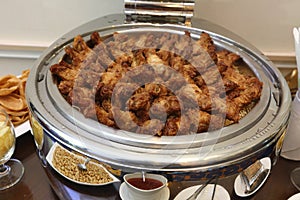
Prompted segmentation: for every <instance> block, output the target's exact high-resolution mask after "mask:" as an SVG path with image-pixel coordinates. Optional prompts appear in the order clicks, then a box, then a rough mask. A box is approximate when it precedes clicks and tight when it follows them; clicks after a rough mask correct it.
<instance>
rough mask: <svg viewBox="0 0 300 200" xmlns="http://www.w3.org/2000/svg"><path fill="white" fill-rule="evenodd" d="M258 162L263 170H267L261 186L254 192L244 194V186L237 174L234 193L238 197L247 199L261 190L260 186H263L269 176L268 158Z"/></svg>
mask: <svg viewBox="0 0 300 200" xmlns="http://www.w3.org/2000/svg"><path fill="white" fill-rule="evenodd" d="M260 162H261V164H262V165H263V166H264V168H265V169H267V170H268V173H267V175H266V176H265V178H264V179H263V181H262V182H261V184H260V185H259V186H258V187H257V188H256V189H255V190H253V191H252V192H249V193H246V192H245V191H246V184H245V183H244V181H243V180H242V179H241V174H239V175H238V176H237V177H236V179H235V181H234V191H235V193H236V194H237V195H238V196H240V197H247V196H250V195H252V194H254V193H255V192H257V191H258V190H259V189H260V188H261V186H263V184H264V183H265V181H266V180H267V178H268V176H269V175H270V171H271V159H270V158H269V157H266V158H263V159H261V160H260Z"/></svg>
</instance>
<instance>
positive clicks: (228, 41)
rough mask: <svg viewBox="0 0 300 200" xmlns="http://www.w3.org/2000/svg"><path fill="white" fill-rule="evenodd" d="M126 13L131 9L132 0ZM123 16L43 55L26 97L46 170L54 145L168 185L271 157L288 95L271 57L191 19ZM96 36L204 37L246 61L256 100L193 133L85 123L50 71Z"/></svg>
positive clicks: (89, 27) (83, 30) (68, 37)
mask: <svg viewBox="0 0 300 200" xmlns="http://www.w3.org/2000/svg"><path fill="white" fill-rule="evenodd" d="M131 3H132V2H131ZM127 8H128V9H129V8H131V6H130V1H129V2H128V4H127ZM125 13H126V16H124V15H122V14H115V15H109V16H105V17H101V18H99V19H96V20H93V21H91V22H89V23H86V24H84V25H81V26H79V27H78V28H76V29H74V30H72V31H71V32H69V33H67V34H65V35H64V36H63V37H61V38H59V39H58V40H57V41H55V42H54V43H53V44H52V45H51V46H50V47H49V48H47V50H45V52H44V53H43V55H42V56H41V57H40V58H39V59H38V61H37V62H36V63H35V66H34V67H33V68H32V70H31V73H30V76H29V79H28V82H27V86H26V88H27V90H26V98H27V102H28V105H29V109H30V111H31V116H32V119H31V124H32V126H33V134H34V136H35V138H37V137H36V135H37V133H34V131H35V127H34V126H35V125H34V124H39V126H41V127H42V129H43V135H42V140H36V143H37V148H38V150H39V155H40V158H41V159H42V160H43V161H44V164H45V165H46V164H47V163H46V160H45V155H47V153H48V151H49V149H50V148H51V146H52V145H53V143H55V142H57V143H59V144H61V145H63V146H64V147H67V148H69V149H72V150H74V151H77V152H79V153H81V154H84V155H86V156H89V157H92V158H94V159H97V160H99V161H101V162H103V163H105V164H107V165H110V166H111V167H112V168H114V169H119V170H121V171H122V172H123V173H127V172H132V171H137V170H138V171H142V170H144V171H152V172H157V173H163V174H166V175H168V176H169V178H170V179H172V180H185V179H187V175H188V179H193V177H195V178H199V177H205V176H208V175H211V174H218V175H219V176H227V175H231V174H234V173H238V172H239V171H240V170H241V169H242V168H245V167H247V166H249V165H250V164H251V163H253V162H254V161H255V160H257V159H260V158H262V157H266V156H270V157H273V158H276V156H277V155H278V152H279V151H280V148H281V142H282V139H283V136H284V133H285V129H286V126H287V122H288V118H289V113H290V111H289V109H290V103H291V96H290V92H289V88H288V86H287V84H286V82H285V80H284V78H283V76H282V75H281V74H280V72H279V71H278V70H277V68H276V67H275V66H274V65H273V64H272V63H271V62H270V61H269V60H268V58H266V57H265V56H264V55H263V54H262V53H261V52H260V51H258V50H257V49H256V48H255V47H253V46H252V45H250V44H249V43H247V42H246V41H245V40H243V39H241V38H240V37H238V36H237V35H235V34H233V33H232V32H230V31H228V30H226V29H224V28H222V27H220V26H217V25H215V24H212V23H211V22H208V21H206V20H202V19H197V18H193V17H190V18H188V20H187V21H185V22H184V21H181V22H180V24H174V23H149V22H145V20H142V22H141V20H137V19H145V18H143V17H142V18H141V17H140V16H139V15H138V16H137V17H132V16H133V14H132V13H130V12H129V11H128V12H125ZM128 13H129V14H128ZM128 16H130V17H128ZM155 19H158V18H155ZM180 19H182V18H180ZM126 20H127V22H126V23H124V22H125V21H126ZM128 20H129V21H128ZM130 20H136V21H135V22H134V23H132V21H130ZM159 20H161V19H159ZM159 20H158V21H159ZM156 21H157V20H156ZM184 23H185V24H188V25H190V26H186V25H184ZM94 31H97V32H99V34H100V35H101V36H110V35H112V34H113V33H114V32H119V33H134V32H138V31H140V32H143V31H144V32H149V31H153V32H166V31H167V32H171V33H174V34H184V32H185V31H189V32H190V33H191V36H192V37H194V38H198V37H199V35H200V33H201V32H202V31H205V32H207V33H209V34H210V36H211V37H212V39H213V41H214V43H215V45H216V46H217V48H219V49H227V50H229V51H231V52H234V53H236V54H238V55H240V56H241V57H242V58H243V60H244V61H245V63H246V64H247V65H248V66H249V69H250V71H251V72H252V73H254V74H255V76H256V77H258V78H259V80H260V81H261V82H262V83H263V90H262V96H261V99H260V101H259V102H258V104H257V105H256V106H255V107H254V108H253V109H252V110H251V111H250V112H249V113H248V114H247V115H246V116H245V117H244V118H242V119H241V120H240V122H239V123H237V124H233V125H230V126H227V127H224V128H222V129H221V130H220V131H214V132H210V133H201V134H194V135H185V136H176V137H167V136H162V137H154V136H148V135H147V136H145V135H139V134H136V133H130V132H126V131H122V130H115V129H113V128H110V127H107V126H104V125H101V124H99V123H98V122H96V121H93V120H90V119H86V118H85V117H84V116H83V115H82V114H81V113H80V112H78V111H77V110H76V109H74V108H73V107H71V106H70V105H69V104H68V103H67V102H66V101H65V99H64V98H63V97H62V96H61V94H60V93H59V91H58V89H57V86H56V85H55V83H54V81H53V77H52V75H51V72H50V71H49V67H50V66H51V65H53V64H55V63H57V62H58V61H59V60H60V59H61V58H62V57H63V55H64V47H66V46H68V45H71V44H72V41H73V38H74V37H75V36H77V35H79V34H80V35H82V36H83V38H85V39H86V40H88V38H89V36H90V34H91V33H92V32H94ZM249 69H248V70H249ZM33 121H36V122H37V123H36V122H35V123H33ZM274 156H275V157H274ZM273 161H274V162H275V159H273Z"/></svg>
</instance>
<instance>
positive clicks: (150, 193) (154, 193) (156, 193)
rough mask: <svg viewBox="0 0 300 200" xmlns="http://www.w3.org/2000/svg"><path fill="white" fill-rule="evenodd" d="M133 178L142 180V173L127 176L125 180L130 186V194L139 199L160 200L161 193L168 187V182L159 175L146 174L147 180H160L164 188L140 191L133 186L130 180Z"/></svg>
mask: <svg viewBox="0 0 300 200" xmlns="http://www.w3.org/2000/svg"><path fill="white" fill-rule="evenodd" d="M131 178H142V173H133V174H126V175H125V176H124V177H123V179H124V182H125V183H126V185H127V186H128V190H129V191H128V192H130V193H131V195H132V196H134V197H135V198H137V199H147V200H150V199H153V200H154V199H159V197H160V195H161V191H162V190H163V189H164V188H165V187H166V186H167V183H168V180H167V179H166V178H165V177H164V176H162V175H159V174H148V173H146V178H150V179H154V180H158V181H160V182H161V183H162V186H160V187H158V188H155V189H150V190H145V189H140V188H137V187H135V186H133V185H131V184H130V183H129V182H128V180H129V179H131Z"/></svg>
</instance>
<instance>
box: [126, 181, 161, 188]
mask: <svg viewBox="0 0 300 200" xmlns="http://www.w3.org/2000/svg"><path fill="white" fill-rule="evenodd" d="M127 182H128V183H130V184H131V185H132V186H134V187H136V188H139V189H142V190H153V189H155V188H159V187H161V186H162V185H163V183H162V182H161V181H158V180H155V179H152V178H146V180H145V182H143V179H142V178H130V179H128V180H127Z"/></svg>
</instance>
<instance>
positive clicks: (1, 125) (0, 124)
mask: <svg viewBox="0 0 300 200" xmlns="http://www.w3.org/2000/svg"><path fill="white" fill-rule="evenodd" d="M0 113H1V115H3V116H5V120H3V121H2V120H1V121H0V128H2V127H5V126H7V123H9V116H8V114H7V112H6V111H5V110H4V109H3V108H0ZM2 122H3V124H2Z"/></svg>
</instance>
